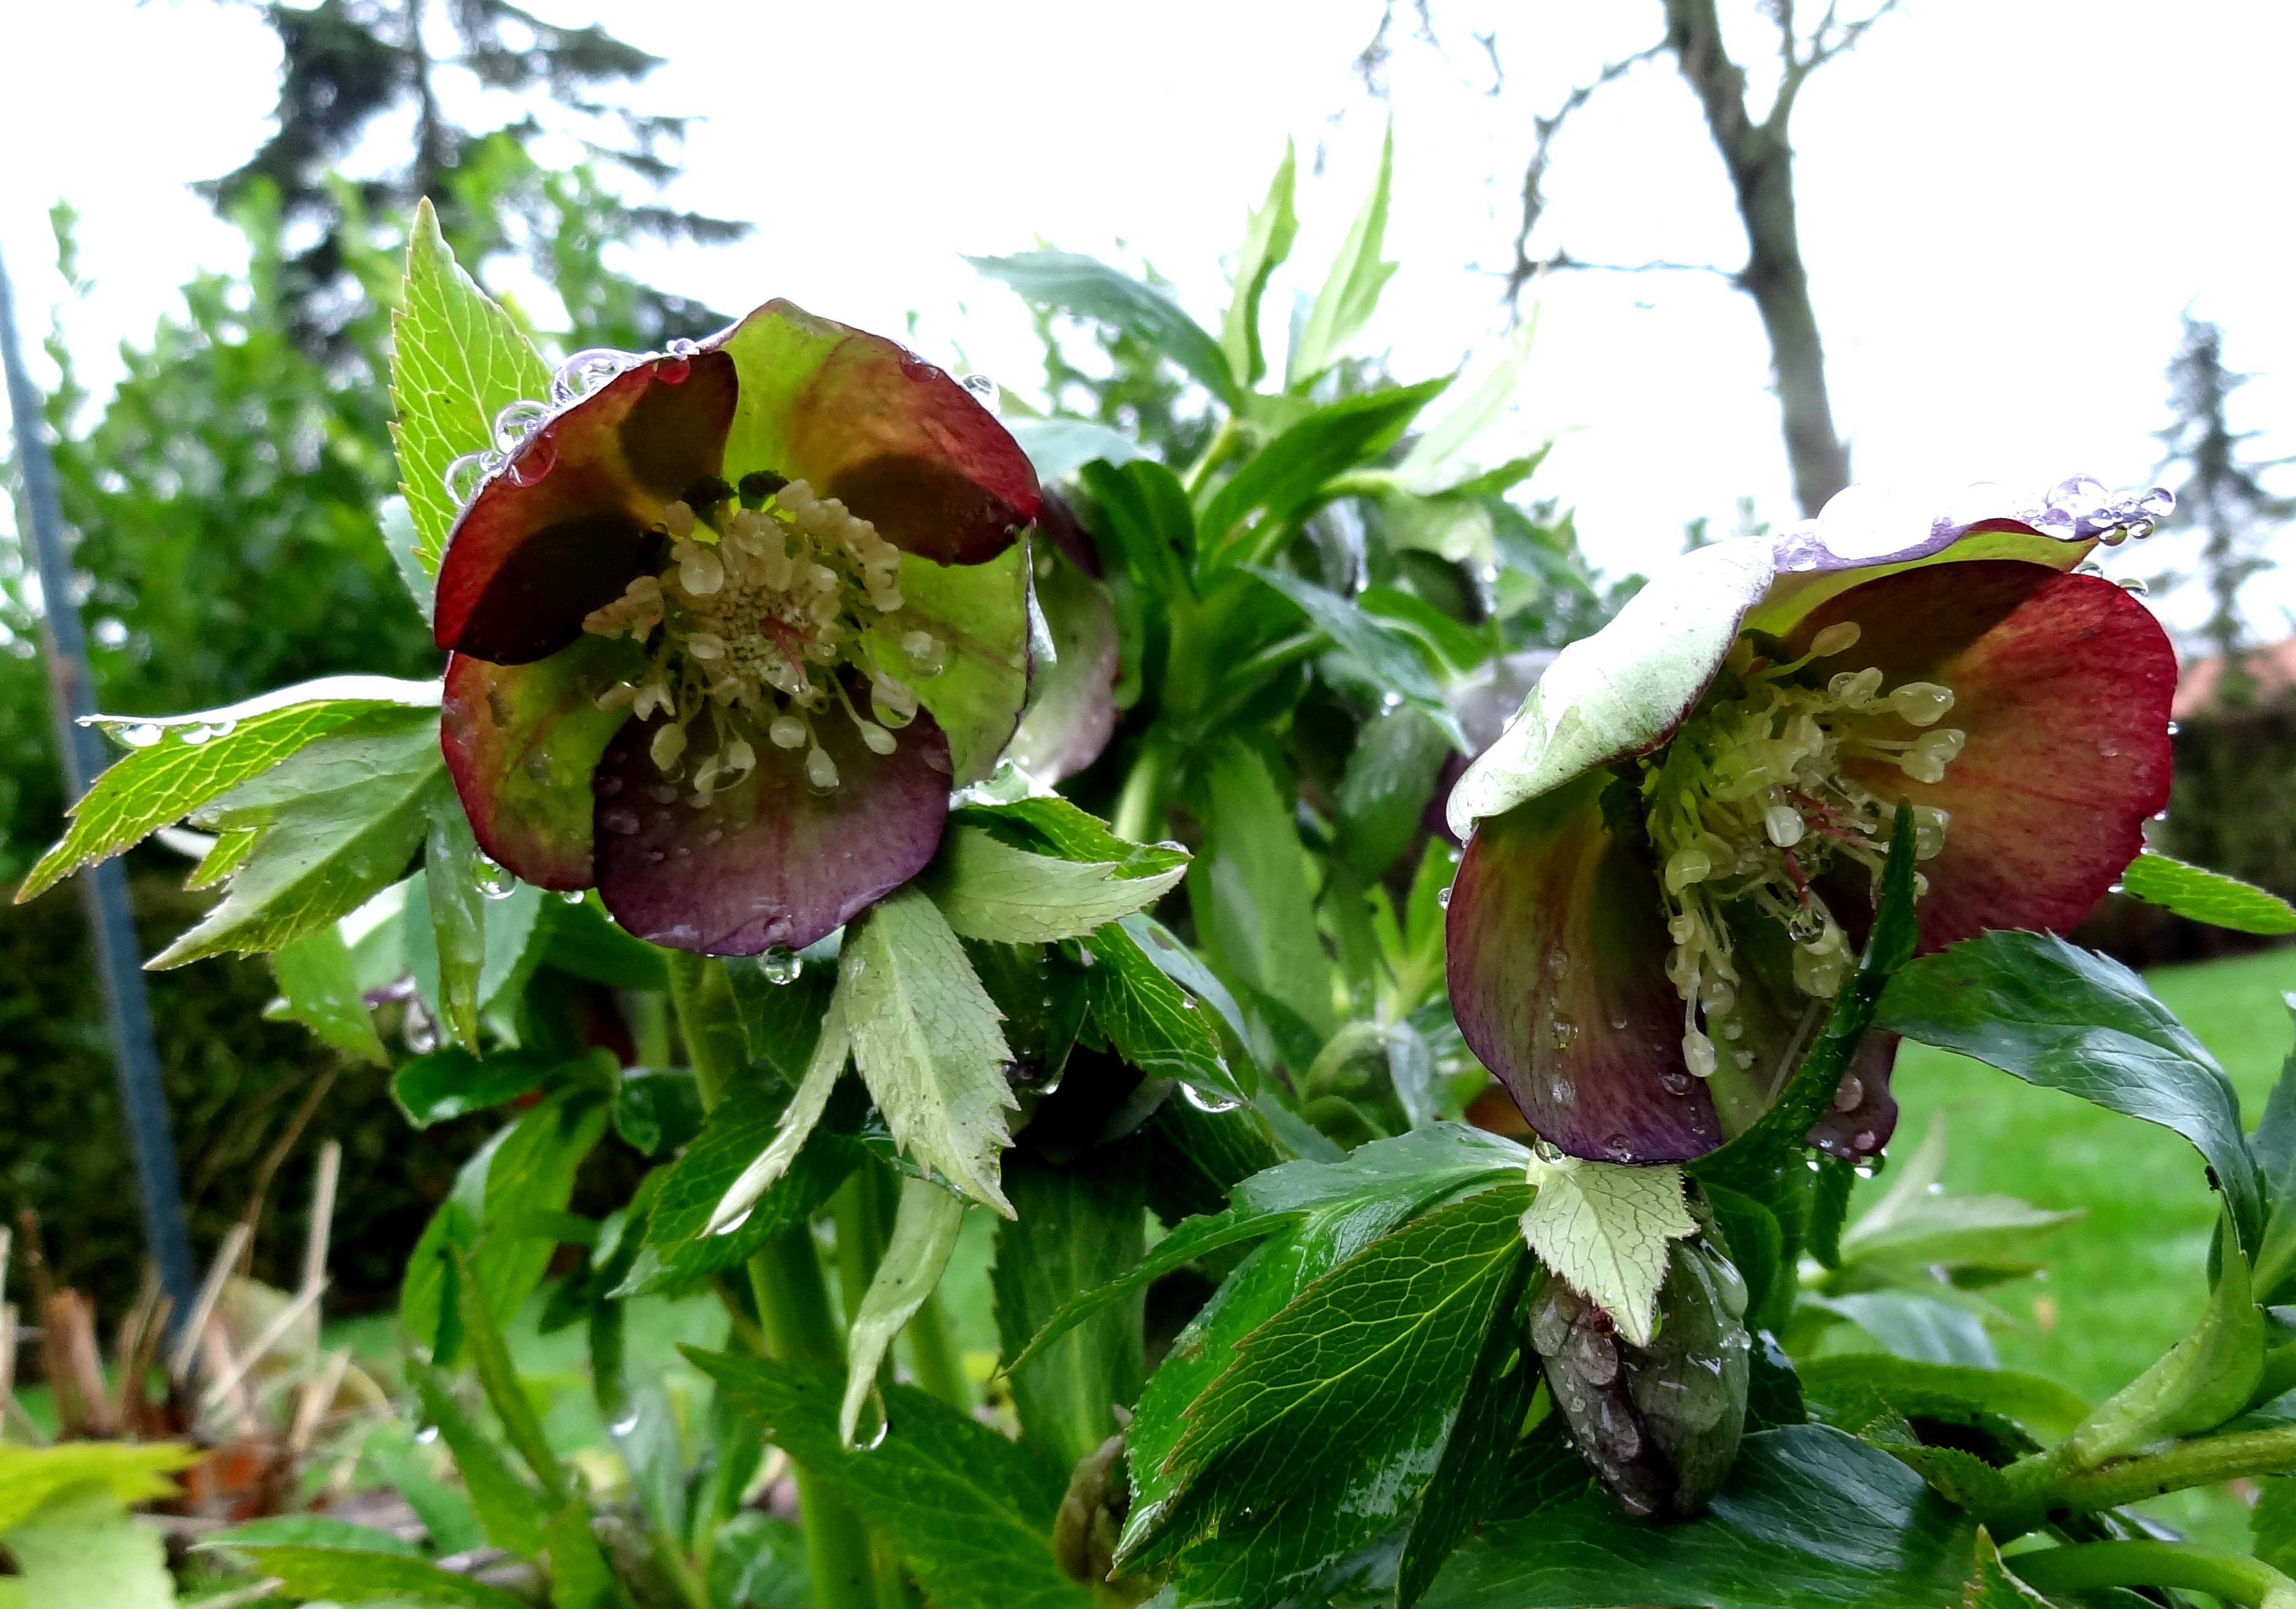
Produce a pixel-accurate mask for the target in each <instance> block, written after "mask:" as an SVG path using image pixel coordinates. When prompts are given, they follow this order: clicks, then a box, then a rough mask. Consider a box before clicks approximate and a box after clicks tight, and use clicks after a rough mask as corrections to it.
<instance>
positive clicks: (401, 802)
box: [149, 710, 449, 969]
mask: <svg viewBox="0 0 2296 1609" xmlns="http://www.w3.org/2000/svg"><path fill="white" fill-rule="evenodd" d="M448 786H449V784H448V783H447V776H446V766H445V764H444V762H443V761H442V760H441V759H439V731H438V717H437V715H436V714H435V713H432V712H430V711H427V710H376V711H373V712H370V713H367V714H365V715H361V716H359V717H358V718H356V719H354V720H353V721H351V722H349V723H348V724H347V725H344V726H342V727H338V728H336V729H335V730H333V731H332V732H329V733H327V734H326V735H324V736H322V737H319V738H317V739H316V740H314V741H312V742H310V743H307V744H305V745H304V746H303V747H302V748H300V749H299V750H297V751H295V752H294V753H293V754H291V755H290V756H289V757H288V758H287V759H284V760H283V761H282V762H281V763H279V764H278V765H276V766H274V767H272V768H270V769H269V770H267V771H266V772H264V773H263V774H262V775H261V776H256V777H253V778H251V779H250V780H249V781H246V782H243V783H242V784H239V785H238V786H237V787H236V788H234V789H233V790H232V791H231V792H228V793H226V794H225V795H224V796H223V797H221V798H220V799H216V800H210V801H209V803H208V804H206V805H205V806H203V807H201V809H200V811H199V813H198V816H197V817H196V819H198V820H199V821H201V823H203V824H204V825H209V826H213V827H216V828H217V829H220V830H222V831H225V832H234V831H240V830H244V829H247V828H253V829H254V830H255V832H256V834H257V836H256V840H255V843H254V845H253V847H252V848H250V850H248V852H247V856H246V858H245V859H244V860H242V862H241V864H240V866H239V869H238V870H237V871H236V872H234V874H232V880H231V888H230V891H229V892H227V893H226V894H225V896H224V898H223V899H222V900H221V901H220V902H219V903H218V904H217V906H216V907H215V908H214V909H213V910H211V911H209V913H208V914H207V915H206V917H205V918H204V919H203V920H202V921H201V923H200V924H199V925H198V926H196V927H194V928H193V929H192V930H191V931H190V932H187V933H184V935H183V936H182V937H181V938H179V939H177V940H176V941H175V942H174V943H173V944H170V945H169V946H168V948H166V949H165V950H162V951H161V952H160V954H159V955H157V956H153V957H152V960H151V962H150V963H149V965H151V966H152V967H153V968H155V969H159V968H166V967H171V966H181V965H184V963H185V962H188V961H196V960H199V959H201V957H203V956H214V955H221V954H224V953H225V952H226V951H238V952H240V953H242V954H246V953H250V952H252V951H257V950H271V949H278V948H283V947H284V946H286V945H289V944H291V943H293V942H294V941H295V940H298V939H299V938H301V937H303V936H304V935H305V934H306V933H309V932H314V931H315V930H316V929H318V928H320V927H323V926H324V925H325V924H328V923H331V922H333V921H336V920H337V919H339V918H340V917H342V916H345V915H349V914H350V913H351V912H352V911H355V910H357V908H358V907H360V906H362V905H364V904H365V903H366V901H367V900H368V899H372V898H373V896H374V895H376V894H378V893H380V892H381V891H382V890H383V889H385V888H387V887H389V885H390V884H391V883H393V882H398V879H399V877H400V876H401V874H404V873H405V872H406V865H407V862H408V861H410V860H411V859H413V858H414V850H415V848H416V846H418V845H419V844H421V843H422V838H423V834H424V833H426V832H427V831H428V830H429V825H430V803H431V796H432V794H433V793H434V792H438V791H443V790H446V789H447V788H448Z"/></svg>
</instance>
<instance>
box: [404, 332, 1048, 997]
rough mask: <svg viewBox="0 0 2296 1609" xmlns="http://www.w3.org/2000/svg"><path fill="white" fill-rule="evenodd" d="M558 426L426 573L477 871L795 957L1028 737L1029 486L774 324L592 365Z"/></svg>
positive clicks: (576, 363) (651, 927)
mask: <svg viewBox="0 0 2296 1609" xmlns="http://www.w3.org/2000/svg"><path fill="white" fill-rule="evenodd" d="M552 401H553V405H554V410H555V411H545V410H544V409H541V408H538V407H537V408H536V409H535V410H534V412H535V413H536V414H537V415H540V416H539V417H538V419H537V420H536V421H535V422H534V423H533V424H532V425H531V427H530V428H529V430H528V431H526V433H524V434H523V436H522V438H521V439H520V440H519V441H518V443H517V444H516V445H515V446H514V447H513V455H514V456H511V457H510V458H509V460H508V462H507V463H505V464H503V465H502V466H501V467H500V468H499V469H498V470H497V471H496V472H495V473H494V474H493V475H492V476H491V477H490V478H489V479H488V480H486V481H485V482H484V484H482V485H481V486H480V488H478V491H477V495H476V496H475V497H473V498H472V499H471V503H470V505H468V506H467V507H466V508H465V509H464V510H463V513H462V514H461V516H460V518H459V519H458V520H457V521H455V528H454V529H453V531H452V533H451V534H450V536H449V538H448V541H447V552H446V556H445V560H444V562H443V563H442V564H441V566H440V569H439V592H438V610H437V616H436V630H437V636H438V641H439V646H441V647H442V648H447V649H451V650H453V653H454V657H453V658H452V660H451V661H449V662H448V664H447V683H446V695H445V702H444V718H443V723H442V732H443V743H444V745H445V749H446V756H447V768H448V770H449V771H450V772H451V774H452V775H453V776H454V780H455V787H456V789H457V790H458V791H459V792H460V794H461V796H462V800H463V809H464V810H465V812H466V813H467V814H468V816H469V817H470V820H471V829H472V831H473V832H474V833H476V835H477V837H478V841H479V843H480V847H481V848H483V849H484V850H486V851H487V853H488V854H489V855H491V856H493V857H494V858H495V859H496V860H497V861H499V862H501V863H502V864H503V865H504V866H507V867H509V868H510V869H511V870H512V872H514V873H516V874H518V875H519V876H521V877H522V878H524V879H525V880H526V881H527V882H533V883H537V884H539V885H540V886H542V887H544V888H552V889H563V890H572V889H581V888H587V887H590V886H592V885H593V884H594V885H595V886H596V887H597V889H598V891H599V894H600V897H601V898H602V899H603V900H604V901H605V905H606V908H607V909H608V910H609V911H610V912H611V913H612V914H613V915H614V917H615V919H616V920H617V921H619V923H621V924H622V925H623V926H625V927H627V929H629V930H630V931H631V932H634V933H636V934H637V935H639V936H640V937H642V938H645V939H649V940H653V941H654V942H656V943H660V944H667V945H671V946H675V947H676V948H684V949H692V950H701V951H704V952H707V953H711V954H718V955H751V954H755V953H757V952H758V951H761V950H764V949H767V948H772V947H775V946H785V947H788V948H801V947H803V946H805V945H807V944H810V943H811V942H813V941H814V940H816V939H818V938H820V937H822V936H823V935H824V934H825V933H827V932H830V931H831V930H832V929H833V928H835V927H837V926H839V925H840V924H842V923H844V922H845V921H846V920H848V919H849V917H851V916H853V915H856V914H857V913H858V912H859V911H860V910H861V909H863V908H864V907H866V906H868V905H869V904H870V903H871V902H873V900H875V899H879V898H881V896H882V895H884V894H885V893H887V892H889V891H891V890H892V889H894V888H896V887H898V885H899V884H900V883H902V882H905V881H906V879H907V878H909V877H910V876H912V875H913V874H915V873H916V872H917V871H918V870H920V869H921V868H922V866H924V865H925V863H926V862H927V861H929V860H930V859H931V858H932V855H933V852H934V850H935V849H936V848H937V847H938V845H939V841H940V836H941V827H942V823H943V821H944V819H945V817H947V810H948V795H949V790H950V788H951V787H952V785H957V786H961V785H963V784H966V783H969V782H972V781H976V780H978V779H980V777H983V776H987V775H988V772H989V770H990V769H991V768H993V767H994V766H995V765H996V758H997V755H998V753H999V751H1001V750H1003V748H1004V747H1005V743H1007V742H1008V741H1009V740H1010V739H1011V737H1012V735H1013V730H1014V728H1015V727H1016V726H1017V725H1018V724H1019V722H1020V719H1021V711H1022V708H1023V705H1024V704H1025V702H1026V701H1027V694H1028V686H1029V669H1030V657H1031V647H1032V644H1031V633H1030V628H1029V618H1030V611H1029V554H1028V546H1029V545H1028V542H1027V540H1026V539H1025V538H1024V537H1023V535H1022V531H1023V528H1024V527H1026V526H1028V525H1029V522H1030V521H1033V520H1034V519H1035V517H1036V514H1037V501H1038V492H1037V478H1036V475H1035V472H1033V471H1032V470H1031V469H1030V467H1029V461H1028V459H1027V458H1026V457H1025V456H1023V455H1022V454H1021V449H1020V448H1019V447H1018V446H1016V445H1015V444H1014V442H1013V439H1012V438H1011V437H1010V436H1008V435H1007V434H1006V433H1005V431H1004V429H1003V427H1001V426H1000V425H999V424H998V423H996V420H995V418H994V417H992V416H991V415H989V414H988V412H987V410H986V409H984V408H983V407H982V406H980V403H979V402H978V401H977V400H975V399H974V398H973V397H972V394H971V393H970V392H969V391H967V390H965V388H964V386H962V385H960V384H959V383H958V382H955V380H953V379H951V378H950V377H949V376H948V375H947V374H945V373H943V372H942V371H941V370H939V369H937V368H934V367H932V366H931V365H928V364H925V363H923V362H922V361H921V360H920V359H918V358H916V357H913V356H911V355H910V354H909V353H907V352H906V351H905V350H903V349H901V348H900V347H898V346H896V345H895V344H894V343H893V342H891V341H885V340H882V339H880V338H879V337H877V336H874V335H870V334H866V333H864V332H861V331H858V330H853V329H849V328H848V327H846V326H845V325H843V324H832V323H831V322H830V321H828V320H826V319H820V318H816V317H813V316H810V315H808V314H807V313H805V312H803V311H801V310H799V308H795V307H792V306H791V305H790V304H789V303H787V302H781V301H775V302H770V303H767V305H766V306H765V307H763V308H758V310H757V311H756V312H755V313H752V314H750V316H748V317H747V318H745V319H743V320H742V322H741V323H740V324H736V325H734V327H733V328H732V329H730V330H728V331H726V332H724V333H723V334H720V335H717V336H714V337H712V338H711V339H710V340H709V341H704V342H701V343H700V344H699V345H695V344H693V343H685V342H680V343H673V346H672V349H671V351H670V352H669V353H668V355H666V356H661V355H657V356H652V357H630V356H626V355H623V354H619V353H609V352H594V353H583V354H579V355H578V356H577V357H575V358H574V359H572V360H570V362H569V363H568V364H567V365H566V366H565V367H564V368H562V369H561V371H560V373H559V377H558V379H557V381H556V382H554V384H553V399H552Z"/></svg>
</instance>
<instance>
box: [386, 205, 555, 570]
mask: <svg viewBox="0 0 2296 1609" xmlns="http://www.w3.org/2000/svg"><path fill="white" fill-rule="evenodd" d="M549 395H550V370H549V367H548V365H545V364H544V362H543V361H542V358H541V357H540V356H539V355H538V354H537V352H536V351H535V349H534V348H533V347H532V346H531V345H529V343H528V341H527V339H526V337H525V335H524V334H523V333H521V332H520V330H519V327H518V325H517V324H516V323H515V322H514V321H513V320H512V318H511V316H510V315H509V314H507V313H505V312H504V311H503V309H502V308H500V307H498V306H497V305H496V303H495V300H494V299H493V298H492V297H490V296H488V294H487V293H486V292H485V291H481V290H480V289H479V286H478V282H477V281H475V280H473V279H472V278H471V276H470V275H468V274H465V273H464V272H463V269H462V267H461V266H460V265H459V264H457V263H456V262H455V253H454V251H453V250H452V249H451V248H450V247H448V245H447V241H446V237H445V236H443V235H441V234H439V218H438V215H437V214H436V213H435V212H434V211H432V210H431V207H430V201H429V200H428V198H425V199H424V200H423V201H421V202H420V203H418V204H417V205H416V207H415V209H414V226H413V227H412V228H411V229H409V230H408V231H407V236H406V285H405V288H404V290H403V291H402V292H401V295H400V301H399V308H398V312H397V313H396V314H395V315H393V316H392V319H391V357H390V396H391V401H392V404H393V405H394V406H396V408H397V409H398V418H397V420H395V421H394V422H393V423H392V425H391V437H392V439H394V440H395V441H397V442H398V474H399V485H400V489H401V490H402V491H404V492H405V493H406V512H407V514H408V517H409V519H410V520H411V521H412V522H413V524H414V554H415V557H416V562H418V563H420V564H421V565H422V569H423V571H424V572H425V574H427V575H430V576H434V577H435V576H436V575H437V574H438V573H439V556H440V555H441V554H444V553H445V552H446V550H447V530H448V529H450V528H452V526H453V525H454V523H455V514H456V513H457V512H458V511H457V510H456V508H455V503H454V499H453V498H451V497H448V496H447V465H448V464H452V463H453V462H454V461H455V459H457V458H459V457H461V456H463V454H465V453H475V452H483V451H486V450H487V449H488V448H490V447H493V446H494V422H495V415H497V414H499V413H501V412H502V410H503V409H504V408H505V407H508V406H510V405H511V404H512V403H513V402H517V401H521V400H539V399H542V398H546V397H548V396H549Z"/></svg>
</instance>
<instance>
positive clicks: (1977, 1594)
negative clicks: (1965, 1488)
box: [1962, 1525, 2141, 1609]
mask: <svg viewBox="0 0 2296 1609" xmlns="http://www.w3.org/2000/svg"><path fill="white" fill-rule="evenodd" d="M2140 1601H2141V1600H2140ZM1962 1604H1963V1609H2050V1604H2049V1600H2048V1599H2046V1598H2045V1597H2042V1596H2041V1595H2040V1594H2039V1593H2038V1592H2036V1591H2034V1590H2033V1589H2032V1588H2030V1587H2028V1586H2027V1585H2025V1583H2024V1582H2022V1581H2021V1580H2018V1579H2017V1578H2016V1577H2015V1576H2013V1575H2012V1574H2010V1573H2009V1567H2008V1566H2007V1565H2006V1564H2003V1563H2002V1560H2001V1550H2000V1549H1999V1548H1997V1547H1995V1546H1994V1545H1993V1539H1992V1538H1991V1537H1989V1536H1988V1535H1986V1534H1985V1528H1984V1527H1983V1526H1982V1525H1980V1526H1979V1527H1978V1528H1977V1570H1976V1573H1975V1574H1973V1575H1972V1576H1971V1578H1970V1582H1969V1591H1968V1594H1967V1595H1966V1596H1965V1597H1964V1598H1963V1600H1962Z"/></svg>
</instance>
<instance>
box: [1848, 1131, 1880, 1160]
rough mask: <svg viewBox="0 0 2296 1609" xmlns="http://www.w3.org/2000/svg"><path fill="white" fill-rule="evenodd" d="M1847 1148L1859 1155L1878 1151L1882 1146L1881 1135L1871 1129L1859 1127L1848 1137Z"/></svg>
mask: <svg viewBox="0 0 2296 1609" xmlns="http://www.w3.org/2000/svg"><path fill="white" fill-rule="evenodd" d="M1849 1148H1850V1149H1851V1150H1852V1151H1855V1152H1857V1153H1859V1154H1860V1155H1865V1154H1867V1153H1872V1152H1875V1151H1879V1150H1880V1149H1881V1148H1882V1137H1881V1136H1880V1135H1878V1134H1875V1133H1874V1131H1873V1130H1872V1129H1859V1130H1858V1131H1857V1133H1856V1134H1855V1135H1853V1136H1852V1137H1850V1141H1849Z"/></svg>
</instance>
